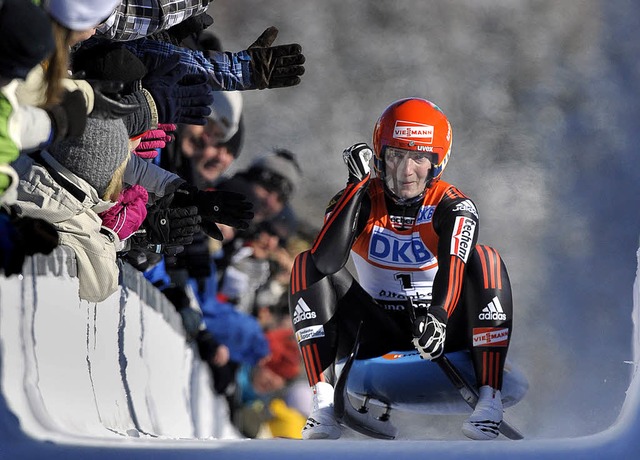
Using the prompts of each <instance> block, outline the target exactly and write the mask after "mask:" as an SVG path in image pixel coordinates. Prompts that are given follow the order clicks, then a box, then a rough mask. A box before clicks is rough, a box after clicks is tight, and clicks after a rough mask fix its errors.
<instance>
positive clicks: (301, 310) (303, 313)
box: [293, 299, 316, 324]
mask: <svg viewBox="0 0 640 460" xmlns="http://www.w3.org/2000/svg"><path fill="white" fill-rule="evenodd" d="M315 317H316V313H315V312H314V311H311V309H310V308H309V305H307V303H306V302H305V301H304V299H299V300H298V303H297V304H296V309H295V310H294V311H293V324H298V323H299V322H300V321H304V320H305V319H313V318H315Z"/></svg>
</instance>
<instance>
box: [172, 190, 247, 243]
mask: <svg viewBox="0 0 640 460" xmlns="http://www.w3.org/2000/svg"><path fill="white" fill-rule="evenodd" d="M171 206H179V207H182V206H197V208H198V214H200V216H202V225H201V226H202V230H203V231H204V232H205V233H206V234H207V235H209V236H210V237H211V238H214V239H216V240H219V241H222V239H223V236H222V232H220V229H219V228H218V227H217V225H216V222H217V223H220V224H224V225H229V226H231V227H235V228H237V229H240V230H246V229H247V228H249V221H250V220H251V219H252V218H253V212H251V209H252V208H253V204H252V203H251V202H249V201H247V199H246V197H245V196H244V195H243V194H242V193H236V192H228V191H223V190H199V189H198V188H197V187H194V186H193V185H190V184H188V183H185V184H182V185H181V186H180V187H179V188H178V190H176V191H175V193H174V195H173V201H172V202H171Z"/></svg>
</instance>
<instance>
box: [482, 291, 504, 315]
mask: <svg viewBox="0 0 640 460" xmlns="http://www.w3.org/2000/svg"><path fill="white" fill-rule="evenodd" d="M478 319H486V320H489V321H493V320H500V321H504V320H505V319H507V315H505V313H504V310H503V309H502V305H500V299H498V296H495V297H494V298H493V299H491V302H489V304H488V305H487V306H486V307H484V308H483V309H482V312H481V313H480V315H479V316H478Z"/></svg>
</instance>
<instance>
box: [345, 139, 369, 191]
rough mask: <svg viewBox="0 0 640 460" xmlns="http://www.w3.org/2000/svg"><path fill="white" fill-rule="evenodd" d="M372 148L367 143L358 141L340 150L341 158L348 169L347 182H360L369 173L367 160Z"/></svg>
mask: <svg viewBox="0 0 640 460" xmlns="http://www.w3.org/2000/svg"><path fill="white" fill-rule="evenodd" d="M372 156H373V150H371V147H369V146H368V145H367V144H365V143H363V142H359V143H357V144H353V145H352V146H351V147H349V148H348V149H345V150H344V152H342V159H343V160H344V162H345V164H346V165H347V169H348V170H349V182H360V181H361V180H363V179H364V178H365V177H367V176H368V175H369V174H370V173H371V166H370V165H369V162H370V161H371V157H372Z"/></svg>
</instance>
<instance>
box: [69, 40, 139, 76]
mask: <svg viewBox="0 0 640 460" xmlns="http://www.w3.org/2000/svg"><path fill="white" fill-rule="evenodd" d="M71 59H72V62H71V68H72V69H73V73H74V76H78V75H80V74H82V76H81V77H80V76H78V77H77V78H86V79H89V80H110V81H121V82H124V83H132V82H134V81H138V80H142V78H143V77H144V76H145V74H146V73H147V67H146V66H145V65H144V63H143V62H142V61H141V60H140V59H139V58H138V57H137V56H136V55H135V54H133V53H132V52H131V51H129V50H128V49H126V48H124V47H123V45H122V44H120V43H113V42H111V41H108V42H104V43H98V44H95V45H91V46H81V47H80V48H79V49H78V50H77V51H75V52H74V53H73V54H72V58H71Z"/></svg>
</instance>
